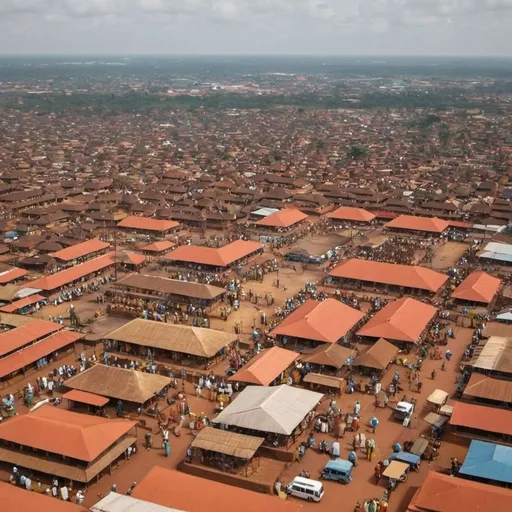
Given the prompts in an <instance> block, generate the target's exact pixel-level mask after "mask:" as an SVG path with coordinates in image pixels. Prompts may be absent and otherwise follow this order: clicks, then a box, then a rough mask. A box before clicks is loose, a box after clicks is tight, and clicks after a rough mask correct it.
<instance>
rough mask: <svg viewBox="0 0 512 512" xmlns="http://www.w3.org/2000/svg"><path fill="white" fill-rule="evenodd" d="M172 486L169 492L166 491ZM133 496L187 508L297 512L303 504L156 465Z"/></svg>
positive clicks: (196, 511)
mask: <svg viewBox="0 0 512 512" xmlns="http://www.w3.org/2000/svg"><path fill="white" fill-rule="evenodd" d="M171 488H172V492H169V489H171ZM132 496H133V497H134V498H137V499H139V500H145V501H149V502H150V503H156V504H157V505H162V506H164V507H170V508H176V509H179V510H187V511H188V512H204V511H205V510H208V512H227V511H229V510H236V511H240V510H243V511H244V512H261V511H262V510H269V511H270V510H272V512H298V511H299V510H301V508H302V505H301V504H300V503H299V502H298V501H294V500H286V501H283V500H280V499H279V498H277V497H276V496H269V495H267V494H261V493H259V492H252V491H248V490H246V489H242V488H241V487H234V486H231V485H226V484H221V483H219V482H215V481H214V480H208V479H206V478H199V477H197V476H192V475H187V474H186V473H181V472H180V471H172V470H170V469H164V468H162V467H159V466H154V467H153V468H152V469H151V471H150V472H149V473H148V474H147V475H146V476H145V477H144V478H143V480H142V481H141V482H140V483H139V484H138V485H137V487H135V489H134V490H133V494H132Z"/></svg>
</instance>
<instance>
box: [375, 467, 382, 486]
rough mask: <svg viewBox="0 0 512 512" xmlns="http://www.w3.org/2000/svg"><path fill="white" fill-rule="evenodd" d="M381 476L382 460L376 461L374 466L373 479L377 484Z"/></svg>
mask: <svg viewBox="0 0 512 512" xmlns="http://www.w3.org/2000/svg"><path fill="white" fill-rule="evenodd" d="M381 476H382V462H377V465H376V466H375V479H376V480H377V485H378V483H379V480H380V477H381Z"/></svg>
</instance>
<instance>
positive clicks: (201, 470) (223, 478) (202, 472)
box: [178, 460, 273, 494]
mask: <svg viewBox="0 0 512 512" xmlns="http://www.w3.org/2000/svg"><path fill="white" fill-rule="evenodd" d="M178 470H179V471H182V472H183V473H187V474H189V475H193V476H197V477H200V478H207V479H209V480H214V481H215V482H220V483H222V484H227V485H233V486H235V487H241V488H242V489H247V490H249V491H255V492H261V493H263V494H272V492H273V489H272V487H273V484H271V483H264V482H254V481H252V480H250V479H248V478H241V477H239V476H236V475H231V474H229V473H222V472H220V471H216V470H215V469H212V468H208V467H206V466H196V465H195V464H189V463H187V462H185V461H184V460H183V461H181V462H180V464H179V465H178Z"/></svg>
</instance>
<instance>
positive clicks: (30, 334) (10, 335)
mask: <svg viewBox="0 0 512 512" xmlns="http://www.w3.org/2000/svg"><path fill="white" fill-rule="evenodd" d="M62 328H63V326H62V325H59V324H55V323H53V322H47V321H46V320H34V321H33V322H29V323H26V324H24V325H21V326H20V327H16V328H15V329H11V330H10V331H6V332H3V333H1V334H0V356H2V355H4V354H8V353H9V352H12V351H13V350H16V349H18V348H21V347H24V346H25V345H28V344H29V343H33V342H34V341H36V340H38V339H39V338H42V337H43V336H47V335H48V334H51V333H53V332H57V331H60V330H61V329H62Z"/></svg>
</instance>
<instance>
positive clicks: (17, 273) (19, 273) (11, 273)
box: [0, 267, 28, 284]
mask: <svg viewBox="0 0 512 512" xmlns="http://www.w3.org/2000/svg"><path fill="white" fill-rule="evenodd" d="M27 274H28V272H27V271H26V270H25V269H23V268H17V267H13V268H11V269H9V270H6V271H5V272H2V273H0V284H6V283H10V282H11V281H14V280H15V279H19V278H20V277H23V276H26V275H27Z"/></svg>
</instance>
